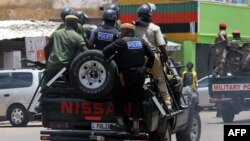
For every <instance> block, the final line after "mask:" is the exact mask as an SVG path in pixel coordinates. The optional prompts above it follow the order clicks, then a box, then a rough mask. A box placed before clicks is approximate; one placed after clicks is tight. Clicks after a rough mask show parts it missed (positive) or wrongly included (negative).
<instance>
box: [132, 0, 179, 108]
mask: <svg viewBox="0 0 250 141" xmlns="http://www.w3.org/2000/svg"><path fill="white" fill-rule="evenodd" d="M155 9H156V6H155V5H154V4H152V3H144V4H142V5H141V6H139V8H138V10H137V14H138V20H137V21H136V22H135V35H136V36H138V37H140V38H142V39H143V40H144V42H146V43H147V44H149V46H150V47H151V49H152V50H153V51H154V52H155V62H154V65H153V68H152V73H153V75H154V76H155V77H157V78H159V83H158V87H159V89H160V91H161V94H162V97H163V99H164V101H165V103H166V104H167V105H168V107H169V108H172V100H171V98H170V95H169V92H168V89H167V85H166V81H165V76H164V72H163V68H162V65H161V60H160V57H159V52H160V53H161V54H162V58H163V61H164V62H165V61H167V60H168V55H167V52H166V50H165V46H166V43H165V40H164V37H163V34H162V32H161V29H160V27H159V26H157V25H156V24H154V23H152V22H151V20H152V14H153V11H154V10H155ZM168 78H169V79H171V80H173V79H174V80H176V81H175V84H173V85H174V93H175V94H176V95H175V96H177V97H178V98H177V99H180V98H179V96H180V95H181V92H182V80H181V78H180V77H178V76H175V77H173V76H171V75H168ZM177 101H179V100H177ZM178 104H180V103H178ZM179 107H181V106H180V105H179Z"/></svg>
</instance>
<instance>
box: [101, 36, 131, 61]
mask: <svg viewBox="0 0 250 141" xmlns="http://www.w3.org/2000/svg"><path fill="white" fill-rule="evenodd" d="M124 47H126V44H125V42H124V41H123V40H122V39H117V40H115V41H114V42H113V43H111V44H109V45H108V46H106V47H104V49H103V54H104V55H105V57H106V58H109V57H111V56H112V55H113V54H114V53H115V52H116V51H117V52H118V53H119V52H121V51H122V50H123V49H124Z"/></svg>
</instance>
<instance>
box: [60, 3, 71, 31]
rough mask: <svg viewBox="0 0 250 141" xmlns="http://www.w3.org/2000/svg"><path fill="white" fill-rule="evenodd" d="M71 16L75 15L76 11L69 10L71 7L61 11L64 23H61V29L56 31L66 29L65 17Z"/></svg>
mask: <svg viewBox="0 0 250 141" xmlns="http://www.w3.org/2000/svg"><path fill="white" fill-rule="evenodd" d="M70 14H74V10H73V9H71V8H69V7H65V8H63V9H62V10H61V13H60V17H61V20H62V21H63V23H61V24H60V25H59V27H57V29H56V30H59V29H62V28H65V27H66V19H65V17H66V16H67V15H70Z"/></svg>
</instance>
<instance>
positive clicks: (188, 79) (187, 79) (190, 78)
mask: <svg viewBox="0 0 250 141" xmlns="http://www.w3.org/2000/svg"><path fill="white" fill-rule="evenodd" d="M193 67H194V64H193V63H192V62H188V63H187V70H186V71H184V72H183V86H184V87H185V86H191V87H192V89H193V90H197V86H198V84H197V73H196V71H194V70H193Z"/></svg>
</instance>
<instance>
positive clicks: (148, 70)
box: [144, 67, 152, 73]
mask: <svg viewBox="0 0 250 141" xmlns="http://www.w3.org/2000/svg"><path fill="white" fill-rule="evenodd" d="M144 71H145V72H147V73H152V70H151V68H147V67H145V69H144Z"/></svg>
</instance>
